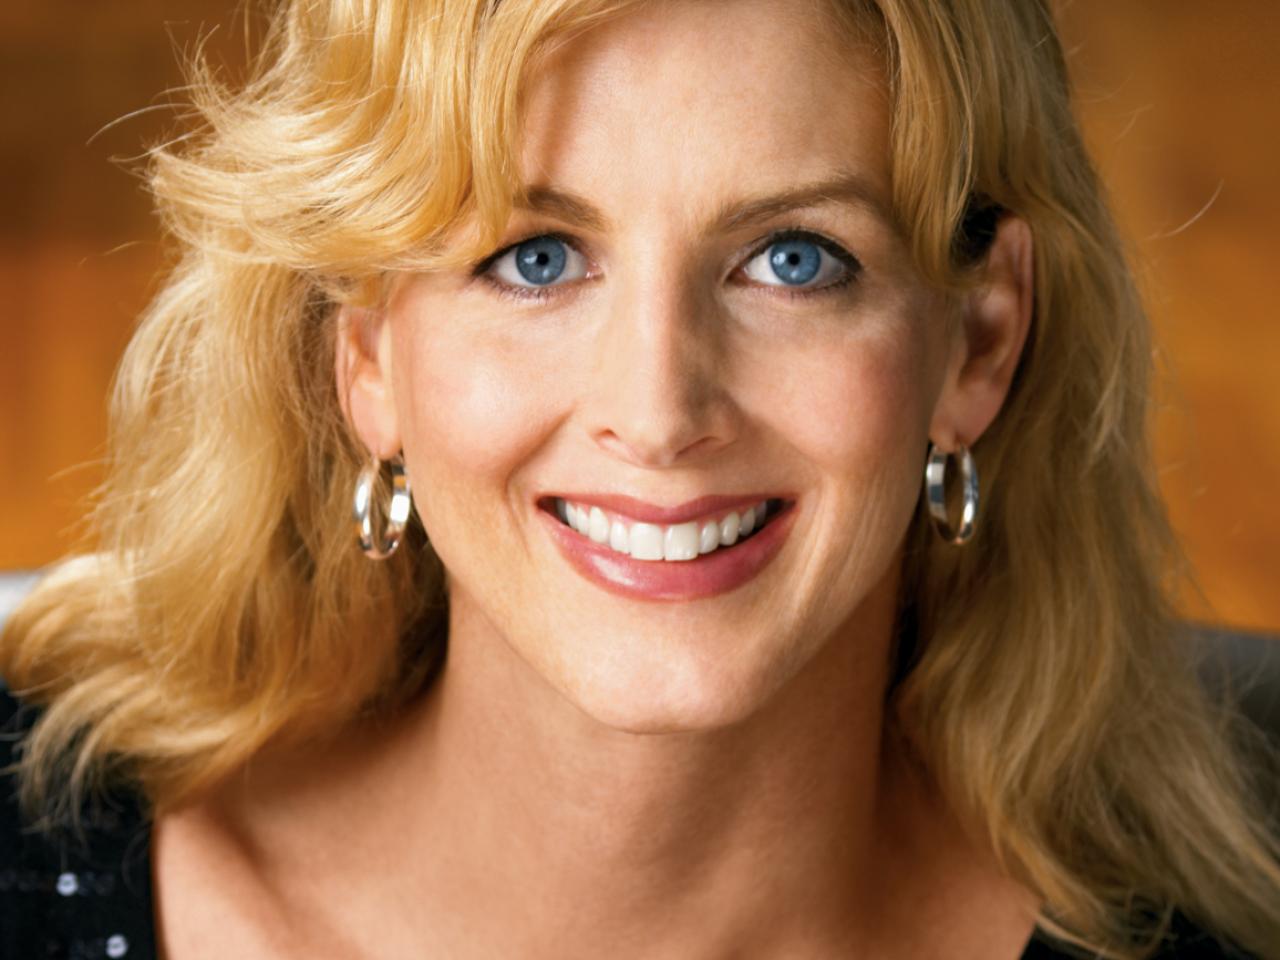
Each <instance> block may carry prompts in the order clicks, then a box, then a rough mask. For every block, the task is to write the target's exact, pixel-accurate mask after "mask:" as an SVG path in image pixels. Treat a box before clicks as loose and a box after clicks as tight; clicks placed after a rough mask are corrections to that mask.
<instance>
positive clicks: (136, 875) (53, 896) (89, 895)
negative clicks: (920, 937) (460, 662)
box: [0, 682, 1250, 960]
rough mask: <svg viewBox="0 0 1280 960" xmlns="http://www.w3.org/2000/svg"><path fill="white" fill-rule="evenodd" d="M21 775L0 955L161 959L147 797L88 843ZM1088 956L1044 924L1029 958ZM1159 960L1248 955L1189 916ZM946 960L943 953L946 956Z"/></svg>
mask: <svg viewBox="0 0 1280 960" xmlns="http://www.w3.org/2000/svg"><path fill="white" fill-rule="evenodd" d="M38 713H39V708H38V707H35V706H32V705H30V704H22V703H20V702H19V701H17V700H15V699H14V698H13V697H12V696H10V694H9V693H8V691H7V690H6V689H5V687H4V685H3V683H2V682H0V767H7V766H8V764H10V763H12V762H13V760H14V754H13V747H14V744H15V743H16V742H18V741H19V740H20V739H21V738H22V736H23V735H24V734H25V733H26V732H27V731H28V730H30V728H31V724H32V722H33V721H34V720H35V718H36V716H38ZM16 789H17V781H16V777H15V776H14V774H13V773H11V772H9V771H7V770H5V771H4V772H3V775H0V790H2V791H3V795H2V796H0V960H63V958H66V960H89V958H94V960H98V958H103V957H107V958H121V957H125V958H128V960H156V957H157V954H156V936H155V920H154V914H155V911H154V906H153V904H152V898H151V857H150V853H151V831H150V823H149V821H148V820H147V817H146V815H145V813H144V812H143V811H144V809H145V807H144V804H143V803H142V802H141V799H140V795H139V794H137V793H136V792H134V791H133V790H132V789H130V788H129V787H128V786H127V785H126V786H121V787H118V788H117V789H115V790H114V791H113V792H112V793H111V794H109V795H108V796H107V797H106V798H105V799H104V800H103V801H102V802H100V803H95V804H94V805H92V806H91V807H89V808H87V809H86V810H85V811H84V825H85V842H84V843H83V844H81V843H79V842H77V841H76V840H74V839H72V838H71V837H69V836H57V837H53V838H50V837H48V836H46V835H44V834H41V833H37V832H34V831H33V830H32V829H31V828H30V827H29V826H28V825H27V824H26V823H24V822H23V821H22V820H21V819H20V814H19V811H18V806H17V799H16V796H15V794H16ZM1083 956H1087V955H1086V954H1082V953H1079V952H1078V951H1076V952H1073V951H1072V950H1071V948H1069V947H1067V946H1065V945H1063V944H1060V943H1057V942H1056V941H1054V940H1052V939H1051V938H1050V937H1049V936H1048V935H1047V934H1045V933H1044V932H1043V931H1041V930H1039V929H1037V930H1036V931H1035V934H1034V935H1033V936H1032V938H1031V942H1030V943H1028V944H1027V948H1026V950H1025V951H1024V952H1023V954H1022V960H1071V958H1079V957H1083ZM1156 956H1157V957H1159V958H1160V960H1249V958H1250V955H1248V954H1244V953H1241V952H1239V951H1235V950H1232V949H1230V948H1228V947H1225V946H1223V945H1221V944H1220V943H1218V942H1217V941H1216V940H1214V939H1213V938H1212V937H1210V936H1209V935H1208V934H1206V933H1205V932H1203V931H1201V930H1199V929H1197V928H1196V927H1194V926H1193V925H1191V924H1190V923H1188V922H1187V921H1186V920H1185V919H1184V918H1182V917H1180V916H1179V917H1178V918H1177V919H1176V921H1175V924H1174V927H1173V929H1172V930H1171V931H1170V934H1169V938H1168V940H1167V941H1166V945H1165V947H1164V949H1162V950H1161V951H1160V952H1159V953H1158V954H1157V955H1156ZM943 960H945V958H943Z"/></svg>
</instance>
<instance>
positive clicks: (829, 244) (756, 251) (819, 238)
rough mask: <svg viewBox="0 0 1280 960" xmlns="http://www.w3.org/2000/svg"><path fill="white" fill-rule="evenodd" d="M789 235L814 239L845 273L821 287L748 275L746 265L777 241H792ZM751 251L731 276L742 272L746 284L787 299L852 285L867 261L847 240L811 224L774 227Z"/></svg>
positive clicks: (759, 290) (800, 297) (836, 290)
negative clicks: (815, 228) (808, 226)
mask: <svg viewBox="0 0 1280 960" xmlns="http://www.w3.org/2000/svg"><path fill="white" fill-rule="evenodd" d="M788 239H801V241H805V242H806V243H813V244H815V246H818V247H819V248H822V250H823V251H824V252H826V253H827V255H828V256H831V257H833V259H835V260H836V261H837V262H838V264H840V265H841V266H844V275H842V276H838V278H836V279H835V280H828V282H827V283H824V284H822V285H820V287H796V285H790V284H786V283H776V284H774V283H762V282H759V280H756V279H754V278H751V276H748V275H746V268H748V266H749V265H750V264H751V262H753V261H754V260H756V259H758V257H760V256H762V255H764V252H765V251H768V250H769V247H772V246H773V244H776V243H782V242H785V241H788ZM751 251H753V252H750V253H749V255H748V256H746V257H745V259H744V260H741V261H740V262H739V265H737V266H736V268H733V270H732V271H731V273H730V278H733V276H737V275H742V276H744V278H745V279H742V280H740V282H739V283H740V285H742V287H746V288H749V289H753V291H756V292H760V293H763V294H767V296H773V297H786V298H787V300H804V298H806V297H820V296H823V294H827V293H836V292H838V291H842V289H845V288H846V287H849V285H850V284H851V283H852V282H854V280H856V279H858V278H859V275H861V273H863V264H861V261H860V260H859V259H858V257H856V256H854V255H852V253H851V252H850V251H849V250H846V248H845V246H844V244H841V243H840V242H838V241H835V239H832V238H831V237H827V236H824V234H822V233H818V232H817V230H812V229H808V228H801V227H787V228H783V229H778V230H773V232H771V233H769V234H768V236H767V237H764V238H763V239H762V241H759V242H758V243H755V246H754V247H753V248H751Z"/></svg>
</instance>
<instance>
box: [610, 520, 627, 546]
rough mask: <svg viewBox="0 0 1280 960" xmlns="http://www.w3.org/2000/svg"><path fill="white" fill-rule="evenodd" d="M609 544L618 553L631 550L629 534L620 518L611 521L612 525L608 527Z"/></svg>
mask: <svg viewBox="0 0 1280 960" xmlns="http://www.w3.org/2000/svg"><path fill="white" fill-rule="evenodd" d="M609 546H611V547H613V549H615V550H617V551H618V552H619V553H630V552H631V534H630V532H628V530H627V525H626V524H625V523H623V522H622V521H621V520H615V521H613V526H611V527H610V528H609Z"/></svg>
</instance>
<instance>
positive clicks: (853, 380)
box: [759, 328, 932, 478]
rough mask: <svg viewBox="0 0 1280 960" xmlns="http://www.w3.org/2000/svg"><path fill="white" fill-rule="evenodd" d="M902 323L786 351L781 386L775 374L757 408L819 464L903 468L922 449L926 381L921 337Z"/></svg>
mask: <svg viewBox="0 0 1280 960" xmlns="http://www.w3.org/2000/svg"><path fill="white" fill-rule="evenodd" d="M904 330H905V328H899V329H898V330H896V331H895V332H894V333H892V334H889V333H886V334H883V335H877V336H868V337H863V338H858V339H857V340H856V341H850V342H848V343H845V344H839V345H829V348H828V350H826V351H823V352H822V353H821V354H809V355H805V356H798V357H792V358H791V359H790V360H789V362H788V363H787V364H786V366H785V370H786V375H785V378H784V381H785V387H784V386H783V382H780V381H777V380H775V383H776V384H777V387H779V388H781V389H774V390H772V391H770V392H771V394H772V395H771V396H761V397H760V398H759V402H760V405H761V409H762V410H768V411H769V412H768V413H767V414H762V416H764V417H765V418H766V419H772V420H775V422H777V424H778V427H779V429H780V430H782V431H785V436H787V438H788V440H789V442H790V443H791V444H792V445H793V446H794V447H795V448H797V449H798V450H799V451H800V452H801V453H802V454H803V455H804V457H805V459H806V460H809V461H810V462H811V463H813V464H815V465H817V466H819V467H820V469H822V470H823V471H824V472H829V473H832V474H835V475H837V476H843V477H850V478H853V477H860V476H879V477H883V476H884V474H885V473H886V471H889V472H893V471H900V470H905V469H906V467H907V466H908V465H909V464H912V463H914V461H915V459H916V454H917V452H918V450H917V448H920V449H923V443H924V440H925V437H926V436H927V430H928V421H929V409H930V407H931V405H932V402H931V389H932V387H931V378H930V377H929V373H928V366H929V365H928V362H927V355H926V352H925V348H924V347H925V345H924V344H923V342H922V341H921V338H919V337H918V336H915V335H912V334H909V333H906V332H904ZM916 441H919V442H918V443H917V442H916Z"/></svg>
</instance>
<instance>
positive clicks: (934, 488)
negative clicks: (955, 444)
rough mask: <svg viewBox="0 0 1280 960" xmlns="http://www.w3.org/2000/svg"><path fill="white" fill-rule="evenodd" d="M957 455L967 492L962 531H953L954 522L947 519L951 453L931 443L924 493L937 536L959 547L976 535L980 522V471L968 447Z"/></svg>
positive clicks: (961, 524)
mask: <svg viewBox="0 0 1280 960" xmlns="http://www.w3.org/2000/svg"><path fill="white" fill-rule="evenodd" d="M955 455H956V457H957V458H958V459H959V460H960V480H961V483H962V484H963V489H964V500H963V504H962V506H961V509H960V529H959V530H953V529H952V527H951V521H950V520H948V519H947V495H946V479H947V460H948V459H949V458H950V457H951V454H949V453H947V451H945V450H939V449H938V448H937V447H935V446H934V445H933V444H932V443H931V444H929V462H928V464H927V465H926V466H925V468H924V494H925V499H927V500H928V501H929V514H930V516H932V517H933V526H934V529H936V530H937V531H938V535H939V536H940V537H942V539H943V540H945V541H947V543H954V544H957V545H959V544H962V543H965V542H966V541H968V539H969V538H970V537H972V536H973V529H974V526H975V525H976V523H977V520H978V468H977V467H976V466H974V464H973V455H972V454H971V453H969V448H968V447H966V446H964V445H963V444H961V446H960V449H959V450H957V451H956V452H955Z"/></svg>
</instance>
